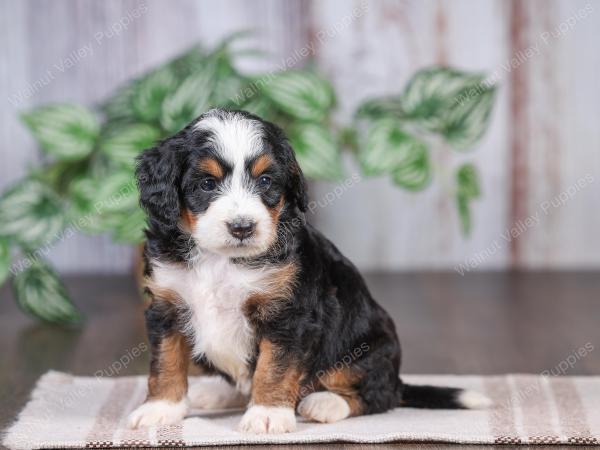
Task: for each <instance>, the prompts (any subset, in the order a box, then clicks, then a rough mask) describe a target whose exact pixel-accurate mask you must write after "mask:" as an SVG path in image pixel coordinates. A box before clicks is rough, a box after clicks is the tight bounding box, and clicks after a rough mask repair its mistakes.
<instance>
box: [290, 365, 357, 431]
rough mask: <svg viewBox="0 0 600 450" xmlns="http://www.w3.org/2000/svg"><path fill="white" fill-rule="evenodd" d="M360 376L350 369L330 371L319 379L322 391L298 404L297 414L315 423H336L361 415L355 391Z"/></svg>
mask: <svg viewBox="0 0 600 450" xmlns="http://www.w3.org/2000/svg"><path fill="white" fill-rule="evenodd" d="M360 378H361V376H360V374H359V373H358V372H356V371H354V370H352V368H346V369H343V370H332V371H329V372H327V373H326V374H325V375H324V376H322V377H320V379H319V382H320V385H321V386H322V387H323V388H325V389H326V390H324V391H319V392H313V393H311V394H309V395H307V396H306V397H304V398H303V399H302V400H301V401H300V403H299V404H298V413H299V414H300V415H301V416H302V417H304V418H305V419H308V420H313V421H315V422H325V423H332V422H338V421H340V420H343V419H345V418H347V417H350V416H358V415H360V414H362V413H363V410H364V405H363V400H362V398H361V397H360V396H359V394H358V391H357V389H356V385H357V383H358V382H359V381H360Z"/></svg>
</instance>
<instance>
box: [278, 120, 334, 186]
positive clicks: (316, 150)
mask: <svg viewBox="0 0 600 450" xmlns="http://www.w3.org/2000/svg"><path fill="white" fill-rule="evenodd" d="M290 141H291V144H292V147H293V148H294V151H295V152H296V159H297V160H298V164H300V167H301V168H302V171H303V172H304V175H306V176H307V177H308V178H313V179H326V180H336V179H339V178H340V177H341V175H342V173H343V171H342V167H341V157H340V149H339V146H338V143H337V142H336V140H335V138H334V136H333V135H332V134H331V132H330V131H329V130H328V129H327V128H325V127H323V126H322V125H319V124H315V123H302V124H298V125H297V126H296V127H294V128H293V129H292V130H291V131H290Z"/></svg>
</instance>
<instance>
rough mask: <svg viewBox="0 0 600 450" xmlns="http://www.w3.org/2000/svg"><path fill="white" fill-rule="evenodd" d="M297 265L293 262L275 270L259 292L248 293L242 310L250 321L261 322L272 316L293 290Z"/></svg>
mask: <svg viewBox="0 0 600 450" xmlns="http://www.w3.org/2000/svg"><path fill="white" fill-rule="evenodd" d="M297 274H298V266H297V265H296V263H294V262H290V263H287V264H284V265H283V266H281V267H279V268H278V269H277V270H275V271H274V272H273V273H272V274H271V275H270V276H269V278H267V280H265V286H264V287H263V289H261V292H259V293H256V294H252V295H250V296H249V297H248V298H247V299H246V301H245V302H244V305H243V312H244V314H245V315H246V317H247V318H248V319H249V320H250V321H251V322H262V321H265V320H267V319H269V318H270V317H273V316H274V315H275V314H277V312H278V311H279V309H280V308H281V306H282V305H283V304H284V303H285V301H286V300H288V299H289V298H290V297H291V296H292V293H293V291H294V287H295V285H296V277H297Z"/></svg>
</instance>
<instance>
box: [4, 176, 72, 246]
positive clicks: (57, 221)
mask: <svg viewBox="0 0 600 450" xmlns="http://www.w3.org/2000/svg"><path fill="white" fill-rule="evenodd" d="M64 225H65V214H64V212H63V204H62V202H61V200H60V198H58V197H57V196H56V194H55V193H54V192H53V191H52V189H50V188H49V187H48V186H47V185H45V184H43V183H41V182H40V181H38V180H35V179H30V178H27V179H25V180H23V181H21V182H19V183H18V184H16V185H15V186H13V187H12V188H10V189H9V190H8V191H6V192H5V193H4V194H3V195H2V197H1V198H0V237H2V236H3V237H8V238H13V239H15V240H16V241H18V242H19V243H20V244H22V245H24V246H26V247H28V248H31V247H35V246H37V245H40V244H42V243H44V242H48V241H52V240H53V239H54V238H56V237H57V236H58V234H59V233H60V231H61V230H62V229H63V227H64Z"/></svg>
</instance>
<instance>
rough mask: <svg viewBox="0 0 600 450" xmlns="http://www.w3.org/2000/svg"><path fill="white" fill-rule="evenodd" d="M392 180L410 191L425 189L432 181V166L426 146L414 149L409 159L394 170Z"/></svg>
mask: <svg viewBox="0 0 600 450" xmlns="http://www.w3.org/2000/svg"><path fill="white" fill-rule="evenodd" d="M392 180H394V183H396V184H397V185H398V186H401V187H403V188H404V189H408V190H410V191H420V190H422V189H425V188H426V187H427V185H428V184H429V182H430V181H431V165H430V163H429V155H428V153H427V147H425V145H421V146H416V147H413V148H412V150H411V151H410V153H409V156H408V158H407V159H406V160H405V161H404V162H403V163H402V164H400V165H399V166H398V167H396V168H395V169H394V171H393V172H392Z"/></svg>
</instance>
